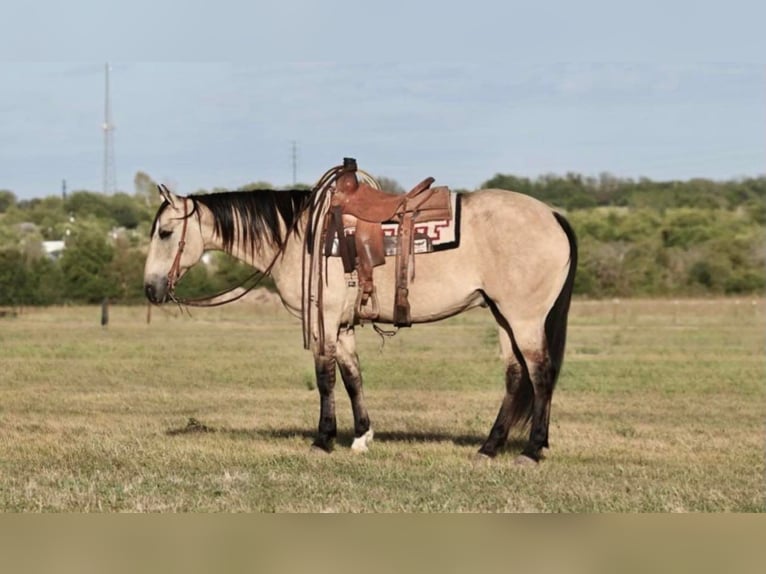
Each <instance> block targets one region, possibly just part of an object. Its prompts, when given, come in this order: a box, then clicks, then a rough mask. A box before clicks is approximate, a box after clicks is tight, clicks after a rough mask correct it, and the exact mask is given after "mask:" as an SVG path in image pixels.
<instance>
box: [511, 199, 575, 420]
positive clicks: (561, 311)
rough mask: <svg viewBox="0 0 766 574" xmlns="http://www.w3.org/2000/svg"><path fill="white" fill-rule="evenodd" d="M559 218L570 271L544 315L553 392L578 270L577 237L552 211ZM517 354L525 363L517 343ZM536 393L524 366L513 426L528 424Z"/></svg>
mask: <svg viewBox="0 0 766 574" xmlns="http://www.w3.org/2000/svg"><path fill="white" fill-rule="evenodd" d="M553 215H554V216H555V217H556V221H558V222H559V225H561V227H562V229H563V230H564V233H566V236H567V239H568V240H569V272H568V273H567V278H566V280H565V281H564V286H563V287H562V288H561V291H560V292H559V296H558V297H557V298H556V302H555V303H554V304H553V307H551V310H550V311H548V316H547V317H546V318H545V339H546V342H547V344H548V360H549V361H550V369H551V371H550V383H551V392H553V387H555V386H556V379H558V376H559V373H560V372H561V365H562V363H563V362H564V346H565V344H566V338H567V317H568V316H569V303H570V301H571V300H572V290H573V289H574V278H575V272H576V271H577V236H576V235H575V232H574V229H572V226H571V225H570V224H569V222H568V221H567V220H566V219H565V218H564V216H563V215H560V214H558V213H556V212H554V213H553ZM514 353H516V358H517V359H518V360H519V362H520V363H521V364H522V365H524V364H525V363H524V359H523V357H522V356H521V353H519V351H518V349H516V346H515V345H514ZM534 400H535V393H534V389H533V388H532V381H531V380H530V378H529V374H528V373H527V372H526V369H524V374H523V377H522V381H521V384H520V386H519V387H518V388H517V390H516V393H515V394H514V396H513V404H512V405H511V414H510V417H511V426H514V425H517V424H521V426H525V425H526V424H527V423H528V422H529V421H530V420H531V418H532V408H533V407H534Z"/></svg>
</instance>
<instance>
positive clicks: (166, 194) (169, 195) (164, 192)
mask: <svg viewBox="0 0 766 574" xmlns="http://www.w3.org/2000/svg"><path fill="white" fill-rule="evenodd" d="M157 191H159V192H160V195H161V196H162V199H164V200H165V201H167V202H168V203H169V204H170V206H171V207H175V195H173V192H171V191H170V190H169V189H168V188H167V187H166V186H165V184H164V183H161V184H159V185H158V186H157Z"/></svg>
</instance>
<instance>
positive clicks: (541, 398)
mask: <svg viewBox="0 0 766 574" xmlns="http://www.w3.org/2000/svg"><path fill="white" fill-rule="evenodd" d="M531 378H532V385H533V388H534V391H535V398H534V406H533V409H532V428H531V429H530V432H529V441H528V442H527V444H526V446H525V447H524V450H523V451H522V454H523V455H524V456H527V457H529V458H531V459H532V460H535V461H538V460H540V457H541V454H542V450H543V448H544V447H545V448H547V447H548V425H549V422H550V414H551V399H552V398H553V385H554V383H555V380H556V377H555V373H554V371H553V367H552V365H551V362H550V360H549V359H548V357H546V358H545V359H543V361H541V362H540V363H539V364H538V365H537V367H536V368H535V369H534V371H533V373H532V374H531Z"/></svg>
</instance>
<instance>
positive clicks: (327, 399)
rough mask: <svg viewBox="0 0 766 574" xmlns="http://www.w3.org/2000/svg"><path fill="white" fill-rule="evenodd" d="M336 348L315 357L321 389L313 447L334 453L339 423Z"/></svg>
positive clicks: (318, 387) (317, 377) (326, 350)
mask: <svg viewBox="0 0 766 574" xmlns="http://www.w3.org/2000/svg"><path fill="white" fill-rule="evenodd" d="M335 365H336V359H335V348H334V347H329V348H326V349H325V351H324V353H323V354H318V355H315V356H314V368H315V370H316V379H317V389H319V429H318V431H317V436H316V438H315V439H314V443H313V445H312V446H313V447H314V448H318V449H322V450H323V451H325V452H330V451H332V447H333V442H334V441H335V435H336V434H337V423H336V421H335Z"/></svg>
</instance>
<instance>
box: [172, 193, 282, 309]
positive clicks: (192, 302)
mask: <svg viewBox="0 0 766 574" xmlns="http://www.w3.org/2000/svg"><path fill="white" fill-rule="evenodd" d="M183 200H184V216H183V224H182V227H181V239H179V240H178V249H177V251H176V256H175V258H174V259H173V264H172V265H171V266H170V270H169V271H168V297H170V299H171V300H172V301H173V302H174V303H176V304H178V305H179V306H181V305H187V306H189V307H219V306H221V305H225V304H226V303H232V302H234V301H237V300H238V299H241V298H242V297H244V296H245V295H247V294H248V293H250V291H252V290H253V289H255V288H256V287H257V286H258V285H259V284H260V282H261V281H263V279H264V278H265V277H267V276H268V275H269V274H270V273H271V270H272V269H273V268H274V264H275V263H276V262H277V259H279V256H280V255H281V254H282V252H283V249H279V250H277V253H276V255H275V256H274V259H272V261H271V263H269V265H268V267H267V268H266V270H265V271H263V272H261V271H257V270H256V271H255V272H254V273H251V274H250V275H248V276H247V277H245V278H244V279H243V280H242V281H240V282H239V283H237V284H236V285H234V286H233V287H229V288H228V289H223V290H221V291H218V292H217V293H213V294H212V295H208V296H206V297H195V298H193V299H185V298H180V297H176V294H175V288H176V284H177V283H178V280H179V278H180V275H181V256H182V255H183V252H184V249H185V248H186V230H187V228H188V224H189V218H190V217H191V216H192V215H193V214H194V211H196V206H195V209H194V211H192V213H189V212H188V210H187V201H188V198H186V197H184V198H183ZM253 279H255V282H254V283H253V284H252V285H250V286H249V287H246V288H245V289H244V290H243V291H242V293H239V294H237V295H235V296H233V297H231V298H229V299H225V300H223V301H215V299H218V298H219V297H221V296H223V295H226V294H227V293H231V292H232V291H234V290H235V289H238V288H240V287H242V286H243V285H245V284H246V283H248V282H250V281H252V280H253Z"/></svg>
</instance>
